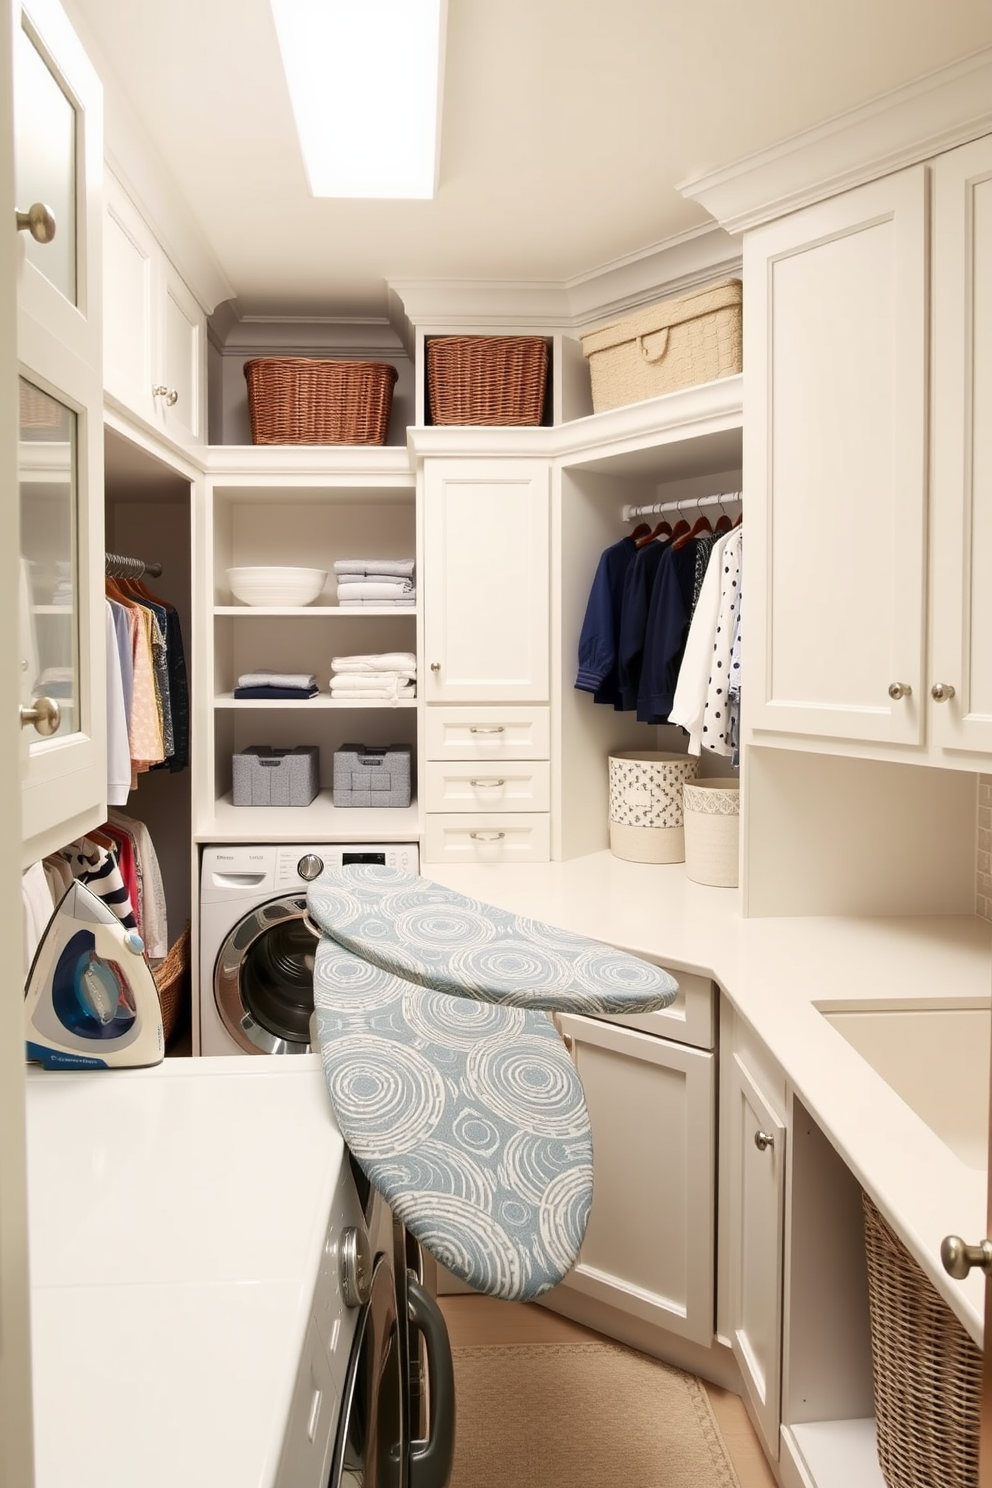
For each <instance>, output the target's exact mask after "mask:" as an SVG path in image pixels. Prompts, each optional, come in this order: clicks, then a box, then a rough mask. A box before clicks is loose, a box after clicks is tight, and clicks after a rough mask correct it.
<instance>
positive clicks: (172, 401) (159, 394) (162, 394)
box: [152, 382, 179, 408]
mask: <svg viewBox="0 0 992 1488" xmlns="http://www.w3.org/2000/svg"><path fill="white" fill-rule="evenodd" d="M152 397H153V398H164V399H165V401H166V403H167V404H168V406H169V407H170V408H174V407H175V405H176V404H177V403H178V402H179V394H178V393H177V391H176V389H175V388H170V387H166V385H165V383H164V382H157V383H156V384H155V386H154V387H153V388H152Z"/></svg>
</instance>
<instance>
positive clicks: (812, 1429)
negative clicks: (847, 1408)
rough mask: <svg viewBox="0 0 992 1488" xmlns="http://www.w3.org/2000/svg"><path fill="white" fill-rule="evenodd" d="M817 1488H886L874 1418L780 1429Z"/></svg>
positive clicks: (813, 1422) (822, 1422) (816, 1422)
mask: <svg viewBox="0 0 992 1488" xmlns="http://www.w3.org/2000/svg"><path fill="white" fill-rule="evenodd" d="M783 1436H784V1437H785V1438H786V1442H787V1443H788V1439H789V1438H790V1437H791V1439H792V1441H791V1445H792V1449H793V1451H794V1452H795V1454H796V1455H797V1456H798V1457H799V1459H800V1461H801V1462H802V1464H803V1466H804V1467H805V1468H806V1471H807V1472H808V1473H809V1475H810V1481H811V1482H814V1483H815V1484H816V1488H851V1485H857V1488H886V1484H885V1478H884V1477H883V1476H882V1469H881V1467H880V1466H879V1463H878V1448H877V1441H876V1436H875V1421H874V1418H873V1417H871V1416H868V1417H866V1418H864V1419H861V1420H854V1421H807V1422H805V1423H803V1424H802V1425H799V1426H787V1427H784V1428H783Z"/></svg>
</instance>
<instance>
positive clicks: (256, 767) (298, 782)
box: [234, 744, 320, 806]
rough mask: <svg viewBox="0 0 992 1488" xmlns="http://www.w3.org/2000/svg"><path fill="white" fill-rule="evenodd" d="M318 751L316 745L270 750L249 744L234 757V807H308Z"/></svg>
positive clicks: (314, 786)
mask: <svg viewBox="0 0 992 1488" xmlns="http://www.w3.org/2000/svg"><path fill="white" fill-rule="evenodd" d="M319 775H320V750H319V749H318V748H317V745H316V744H297V745H296V746H295V748H293V749H273V748H272V747H271V745H269V744H249V746H248V748H247V749H245V750H244V751H243V752H242V753H241V754H236V755H235V756H234V804H235V806H309V804H310V802H311V801H312V800H313V798H314V796H315V795H316V794H317V791H318V790H319V789H320V785H319Z"/></svg>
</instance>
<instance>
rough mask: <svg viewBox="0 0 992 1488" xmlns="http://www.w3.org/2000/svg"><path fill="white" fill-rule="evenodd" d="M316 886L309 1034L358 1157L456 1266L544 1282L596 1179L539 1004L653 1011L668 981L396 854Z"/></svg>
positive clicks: (502, 1290) (534, 1285)
mask: <svg viewBox="0 0 992 1488" xmlns="http://www.w3.org/2000/svg"><path fill="white" fill-rule="evenodd" d="M308 901H309V908H310V914H311V916H312V917H313V919H314V920H315V921H316V923H317V924H318V925H319V927H320V929H321V930H322V931H323V934H322V936H321V938H320V940H319V942H318V945H317V950H316V953H315V959H314V1012H315V1023H316V1034H317V1042H318V1045H319V1048H320V1056H321V1063H322V1066H323V1070H324V1077H325V1079H326V1081H327V1088H328V1092H329V1094H330V1098H331V1104H332V1106H333V1107H334V1112H335V1115H336V1117H337V1120H338V1125H339V1126H340V1128H341V1134H342V1136H343V1137H344V1139H345V1141H346V1142H347V1143H348V1146H349V1147H350V1148H351V1150H352V1152H353V1154H354V1156H355V1158H356V1160H357V1161H358V1162H359V1164H360V1165H361V1167H362V1168H363V1170H364V1171H365V1173H366V1175H367V1177H368V1179H369V1181H370V1182H371V1183H372V1184H373V1185H374V1187H376V1188H377V1189H378V1190H379V1191H380V1193H381V1194H382V1195H383V1197H384V1198H385V1199H386V1201H387V1202H388V1203H389V1205H390V1207H391V1208H392V1210H393V1212H394V1213H395V1214H396V1215H397V1217H398V1218H399V1219H400V1220H401V1221H402V1222H403V1223H404V1224H405V1225H406V1227H407V1229H409V1230H410V1232H411V1234H413V1235H414V1236H415V1237H416V1238H417V1239H418V1240H419V1241H420V1242H421V1244H423V1245H424V1246H425V1247H426V1248H427V1249H428V1250H429V1251H430V1252H431V1253H432V1254H433V1255H434V1256H435V1257H436V1258H437V1260H439V1261H440V1262H441V1264H442V1265H444V1266H446V1267H447V1268H448V1270H449V1271H451V1272H452V1273H453V1274H454V1275H455V1276H458V1277H460V1278H461V1279H462V1280H464V1281H466V1282H468V1284H469V1285H470V1286H472V1287H474V1288H475V1289H476V1290H477V1291H480V1292H486V1293H488V1294H489V1295H491V1296H495V1297H503V1298H506V1299H508V1300H512V1301H526V1300H528V1299H529V1298H533V1297H537V1296H540V1295H541V1293H542V1292H546V1291H548V1290H549V1289H550V1288H551V1287H553V1286H555V1285H556V1284H557V1283H558V1282H559V1281H561V1279H562V1278H563V1277H564V1276H565V1275H566V1274H567V1273H568V1271H569V1270H570V1268H571V1266H572V1265H573V1264H574V1261H575V1258H576V1256H577V1255H578V1251H579V1246H580V1245H581V1243H582V1238H583V1236H584V1234H585V1229H586V1222H587V1219H588V1215H589V1208H590V1205H591V1203H592V1177H593V1154H592V1135H591V1132H590V1128H589V1116H588V1112H587V1110H586V1104H585V1096H584V1094H583V1090H582V1085H581V1081H580V1080H579V1076H578V1074H577V1072H576V1070H575V1068H574V1066H573V1064H572V1061H571V1060H570V1059H569V1057H568V1054H567V1052H566V1050H565V1047H564V1045H563V1044H562V1042H561V1039H560V1038H559V1036H558V1034H557V1032H556V1030H555V1028H554V1026H553V1024H552V1023H551V1021H550V1019H549V1018H548V1017H547V1015H546V1011H545V1010H546V1009H559V1010H562V1011H566V1010H567V1011H576V1012H583V1013H589V1012H594V1011H595V1012H622V1011H626V1010H629V1009H630V1008H631V1007H635V1008H636V1009H637V1010H638V1011H646V1010H648V1009H650V1008H654V1007H663V1006H667V1005H669V1004H670V1003H671V1002H672V1001H673V999H674V997H675V995H676V992H677V990H678V989H677V984H676V983H675V981H674V980H673V979H672V978H671V977H670V976H668V975H667V973H665V972H663V971H661V970H660V969H659V968H658V967H654V966H651V965H649V964H648V963H647V962H640V961H638V960H637V959H636V958H635V957H631V956H626V955H624V954H623V953H621V952H616V951H610V950H609V949H608V948H607V947H605V946H601V945H599V944H597V943H596V942H594V941H589V940H585V939H584V938H583V937H581V936H576V935H571V934H569V933H568V932H566V931H562V930H557V929H554V928H552V927H550V926H544V925H542V924H540V922H538V921H535V920H529V919H525V918H522V917H517V916H513V915H508V914H506V913H505V912H504V911H502V910H499V909H496V908H495V907H491V906H489V905H486V904H483V903H481V902H480V901H478V900H473V899H466V898H464V897H463V896H462V895H459V894H457V893H455V892H454V891H453V890H450V889H445V888H443V887H441V886H440V885H437V884H433V883H430V882H429V881H428V880H426V879H423V878H420V877H418V876H416V875H412V874H406V873H403V872H401V871H400V870H396V869H389V868H381V867H377V866H372V865H366V864H361V865H357V864H356V865H352V866H350V867H348V868H344V869H341V870H335V871H329V872H326V873H325V874H323V875H322V876H321V877H320V878H319V879H318V880H316V881H315V882H314V883H312V884H311V885H310V888H309V890H308ZM473 951H475V952H478V954H472V953H473ZM628 963H630V965H628ZM618 966H619V970H618V969H617V967H618ZM639 968H641V969H642V970H639Z"/></svg>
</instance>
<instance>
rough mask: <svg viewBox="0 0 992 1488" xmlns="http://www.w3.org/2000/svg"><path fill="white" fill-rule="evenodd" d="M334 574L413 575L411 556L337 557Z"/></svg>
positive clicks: (407, 576) (408, 577) (404, 576)
mask: <svg viewBox="0 0 992 1488" xmlns="http://www.w3.org/2000/svg"><path fill="white" fill-rule="evenodd" d="M334 572H335V573H336V574H398V575H399V576H400V577H402V578H405V579H410V578H412V577H413V559H412V558H339V559H338V560H337V562H336V563H335V564H334Z"/></svg>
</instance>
